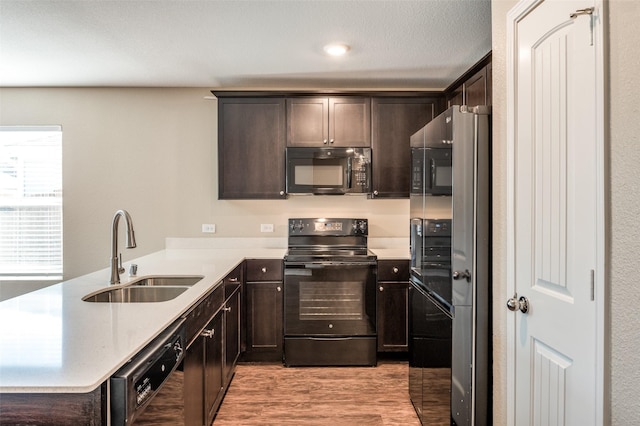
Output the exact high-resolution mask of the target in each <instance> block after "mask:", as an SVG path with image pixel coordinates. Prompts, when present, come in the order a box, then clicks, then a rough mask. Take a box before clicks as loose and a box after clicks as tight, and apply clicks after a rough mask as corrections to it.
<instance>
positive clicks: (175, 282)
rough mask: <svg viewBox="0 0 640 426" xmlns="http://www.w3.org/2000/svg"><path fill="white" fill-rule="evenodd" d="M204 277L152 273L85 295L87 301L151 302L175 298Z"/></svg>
mask: <svg viewBox="0 0 640 426" xmlns="http://www.w3.org/2000/svg"><path fill="white" fill-rule="evenodd" d="M202 278H204V277H203V276H202V275H175V276H170V275H155V276H154V275H151V276H147V277H142V278H138V279H137V280H135V281H131V282H130V283H127V284H125V285H124V286H119V287H111V288H105V289H103V290H100V291H98V292H94V293H91V294H88V295H87V296H85V297H83V298H82V300H84V301H85V302H103V303H150V302H166V301H167V300H171V299H175V298H176V297H178V296H180V295H181V294H182V293H184V292H185V291H186V290H187V289H188V288H189V287H191V286H192V285H194V284H195V283H197V282H198V281H200V280H201V279H202Z"/></svg>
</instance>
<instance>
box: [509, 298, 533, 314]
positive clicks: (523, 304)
mask: <svg viewBox="0 0 640 426" xmlns="http://www.w3.org/2000/svg"><path fill="white" fill-rule="evenodd" d="M517 297H518V295H517V294H514V295H513V297H512V298H510V299H509V300H507V309H509V310H510V311H512V312H515V311H517V310H520V312H522V313H523V314H526V313H527V312H529V299H527V298H526V297H524V296H520V298H519V299H518V298H517Z"/></svg>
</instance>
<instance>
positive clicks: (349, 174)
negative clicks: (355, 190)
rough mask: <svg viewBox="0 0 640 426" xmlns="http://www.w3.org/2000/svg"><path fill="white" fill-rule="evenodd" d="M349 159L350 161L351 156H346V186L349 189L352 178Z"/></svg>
mask: <svg viewBox="0 0 640 426" xmlns="http://www.w3.org/2000/svg"><path fill="white" fill-rule="evenodd" d="M351 161H352V158H351V157H347V188H349V189H351V180H352V178H351V169H352V166H351Z"/></svg>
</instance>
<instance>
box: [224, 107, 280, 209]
mask: <svg viewBox="0 0 640 426" xmlns="http://www.w3.org/2000/svg"><path fill="white" fill-rule="evenodd" d="M285 117H286V108H285V98H284V97H281V98H277V97H260V98H224V97H222V98H218V198H219V199H285V198H286V193H285V191H286V186H285V179H286V178H285V147H286V133H285V132H286V130H285V129H286V121H285Z"/></svg>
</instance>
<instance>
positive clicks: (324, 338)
mask: <svg viewBox="0 0 640 426" xmlns="http://www.w3.org/2000/svg"><path fill="white" fill-rule="evenodd" d="M354 337H356V336H347V337H314V336H309V337H306V338H307V339H309V340H320V341H322V342H333V341H335V340H353V338H354Z"/></svg>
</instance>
